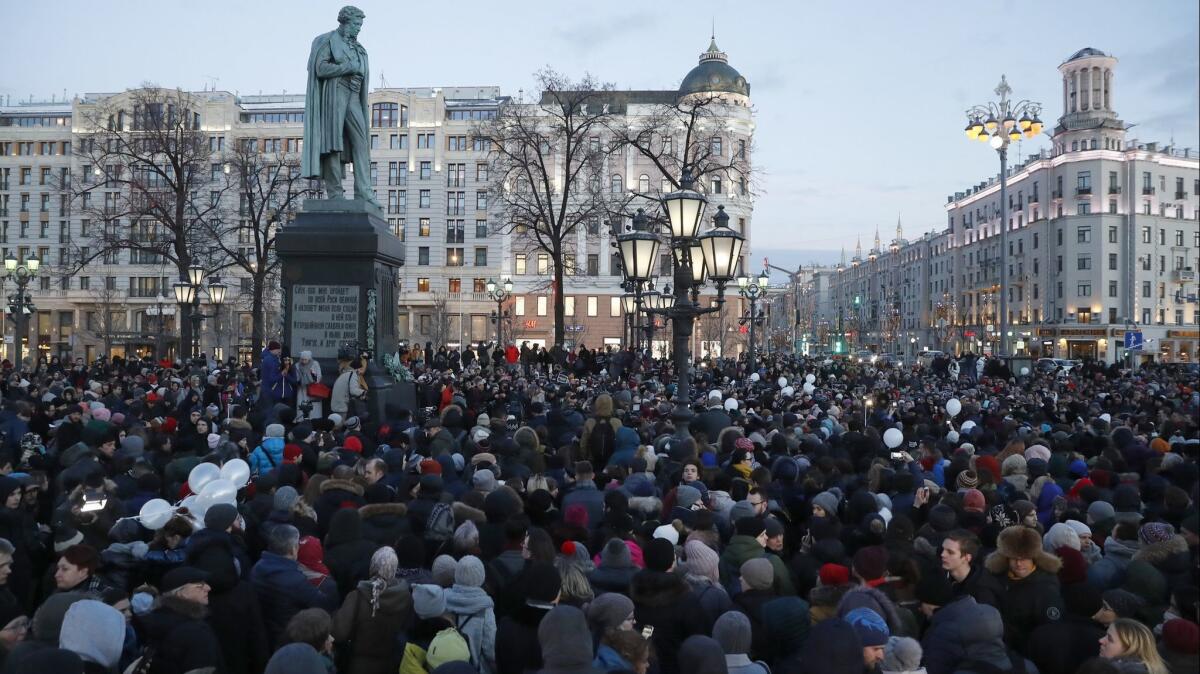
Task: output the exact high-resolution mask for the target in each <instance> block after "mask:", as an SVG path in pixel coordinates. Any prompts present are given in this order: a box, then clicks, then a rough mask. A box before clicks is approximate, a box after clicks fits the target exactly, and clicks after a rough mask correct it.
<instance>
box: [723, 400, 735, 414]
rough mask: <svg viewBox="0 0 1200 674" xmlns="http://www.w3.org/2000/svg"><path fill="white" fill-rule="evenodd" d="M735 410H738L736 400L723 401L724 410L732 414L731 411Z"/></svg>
mask: <svg viewBox="0 0 1200 674" xmlns="http://www.w3.org/2000/svg"><path fill="white" fill-rule="evenodd" d="M737 408H738V401H737V398H727V399H726V400H725V409H727V410H729V411H730V412H732V411H733V410H736V409H737Z"/></svg>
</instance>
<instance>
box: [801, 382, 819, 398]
mask: <svg viewBox="0 0 1200 674" xmlns="http://www.w3.org/2000/svg"><path fill="white" fill-rule="evenodd" d="M815 390H817V387H815V386H813V385H812V382H804V392H805V393H807V394H808V395H812V392H813V391H815Z"/></svg>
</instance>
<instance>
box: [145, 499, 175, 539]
mask: <svg viewBox="0 0 1200 674" xmlns="http://www.w3.org/2000/svg"><path fill="white" fill-rule="evenodd" d="M174 514H175V510H174V509H173V508H172V507H171V504H170V503H168V502H167V501H166V500H165V499H161V498H152V499H150V500H149V501H146V504H145V505H143V506H142V509H141V510H140V511H139V512H138V519H140V520H141V522H142V526H144V527H146V528H147V529H150V530H151V531H158V530H159V529H161V528H163V527H164V526H166V524H167V520H169V519H171V515H174Z"/></svg>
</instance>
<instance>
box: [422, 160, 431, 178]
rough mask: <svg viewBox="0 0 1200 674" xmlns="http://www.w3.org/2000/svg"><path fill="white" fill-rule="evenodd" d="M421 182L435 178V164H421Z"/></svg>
mask: <svg viewBox="0 0 1200 674" xmlns="http://www.w3.org/2000/svg"><path fill="white" fill-rule="evenodd" d="M420 168H421V180H429V179H430V178H432V177H433V162H431V161H423V162H421V164H420Z"/></svg>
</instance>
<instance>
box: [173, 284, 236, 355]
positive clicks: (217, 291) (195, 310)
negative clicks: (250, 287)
mask: <svg viewBox="0 0 1200 674" xmlns="http://www.w3.org/2000/svg"><path fill="white" fill-rule="evenodd" d="M171 289H172V290H174V291H175V302H176V303H177V304H178V305H179V309H180V314H181V317H182V315H183V314H186V317H187V318H188V319H189V320H191V321H192V343H191V344H187V345H186V346H187V349H188V355H189V357H191V358H196V357H198V356H199V355H200V322H201V321H203V320H204V319H206V318H212V319H215V320H216V321H217V324H216V327H215V328H214V329H213V333H214V335H215V336H216V337H217V338H218V340H219V337H220V333H219V330H220V325H219V323H220V310H221V305H222V304H224V303H225V291H226V290H227V289H228V288H227V286H226V285H225V284H224V283H221V279H220V278H219V277H217V276H210V277H209V279H208V287H207V288H206V287H205V286H204V267H201V266H200V265H196V264H194V265H192V266H190V267H188V270H187V280H181V281H176V282H175V283H173V284H171ZM203 292H207V293H208V301H209V304H212V306H213V313H211V314H204V313H201V312H200V295H201V293H203ZM184 346H185V345H183V344H181V345H180V350H181V351H182V349H183V347H184Z"/></svg>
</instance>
